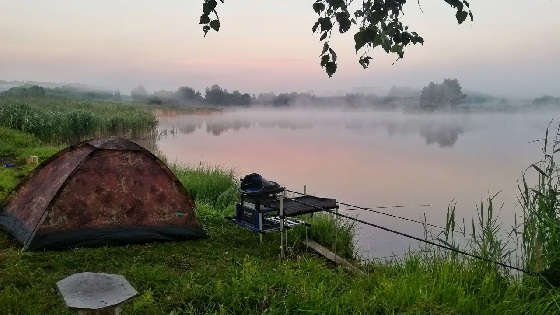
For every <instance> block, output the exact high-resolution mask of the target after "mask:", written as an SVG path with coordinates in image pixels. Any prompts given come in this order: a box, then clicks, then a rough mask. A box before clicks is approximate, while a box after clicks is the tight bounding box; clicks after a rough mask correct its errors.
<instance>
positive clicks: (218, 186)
mask: <svg viewBox="0 0 560 315" xmlns="http://www.w3.org/2000/svg"><path fill="white" fill-rule="evenodd" d="M171 169H172V170H173V172H174V173H175V175H176V176H177V177H178V178H179V180H180V181H181V183H182V184H183V186H185V188H186V189H187V190H188V191H189V192H190V193H191V195H192V196H193V198H194V199H195V200H196V201H201V202H205V203H209V204H211V205H212V207H214V208H216V209H222V210H224V211H226V210H228V209H230V210H231V211H233V210H232V209H233V206H234V204H235V202H236V201H237V200H238V195H239V192H238V187H239V184H238V183H237V181H236V179H235V175H234V172H233V171H226V170H224V169H221V168H219V167H210V166H203V165H198V166H181V165H173V166H172V167H171Z"/></svg>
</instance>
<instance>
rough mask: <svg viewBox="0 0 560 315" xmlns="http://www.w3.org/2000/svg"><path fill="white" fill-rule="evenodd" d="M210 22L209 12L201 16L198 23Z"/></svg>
mask: <svg viewBox="0 0 560 315" xmlns="http://www.w3.org/2000/svg"><path fill="white" fill-rule="evenodd" d="M208 23H210V17H209V16H208V15H207V14H203V15H201V16H200V22H199V23H198V24H208Z"/></svg>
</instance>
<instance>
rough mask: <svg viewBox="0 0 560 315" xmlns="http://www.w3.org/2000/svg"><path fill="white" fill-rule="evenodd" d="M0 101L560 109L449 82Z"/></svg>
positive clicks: (32, 88)
mask: <svg viewBox="0 0 560 315" xmlns="http://www.w3.org/2000/svg"><path fill="white" fill-rule="evenodd" d="M0 96H8V97H43V96H55V97H68V98H73V99H81V100H90V101H109V102H126V103H130V102H131V101H132V102H134V103H141V104H148V105H154V106H173V107H175V106H177V107H183V106H185V107H190V106H197V107H201V106H221V107H229V106H250V105H258V106H271V107H288V106H302V107H319V108H325V107H350V108H370V109H379V110H404V111H470V110H492V111H511V110H523V109H536V108H556V107H558V106H560V98H559V97H553V96H542V97H539V98H536V99H534V100H533V101H525V102H523V103H517V104H515V103H513V104H511V103H510V101H509V100H507V99H505V98H499V97H494V96H491V95H487V94H483V93H477V92H470V91H469V92H464V91H463V89H462V87H461V84H460V83H459V81H458V80H457V79H445V80H443V81H442V82H441V83H435V82H430V83H429V84H428V85H427V86H425V87H424V88H423V89H421V90H416V89H413V88H406V87H393V88H391V89H390V90H389V92H388V94H387V95H386V96H378V95H375V94H368V93H354V94H346V95H341V96H317V95H315V94H313V93H298V92H291V93H280V94H276V93H272V92H270V93H261V94H256V95H255V94H253V95H251V94H249V93H244V92H240V91H237V90H234V91H232V92H230V91H228V90H227V89H225V88H222V87H220V86H219V85H213V86H211V87H208V88H206V89H205V90H204V91H203V92H200V91H197V90H195V89H194V88H192V87H189V86H183V87H180V88H178V89H177V90H175V91H168V90H160V91H156V92H152V93H149V92H148V91H147V90H146V89H145V88H144V87H142V86H139V87H137V88H135V89H133V90H132V91H131V95H130V96H128V95H123V96H121V93H120V92H119V91H106V90H97V89H91V88H88V87H85V86H80V85H62V86H56V87H42V86H38V85H22V86H18V87H12V88H10V89H9V90H7V91H4V92H1V93H0Z"/></svg>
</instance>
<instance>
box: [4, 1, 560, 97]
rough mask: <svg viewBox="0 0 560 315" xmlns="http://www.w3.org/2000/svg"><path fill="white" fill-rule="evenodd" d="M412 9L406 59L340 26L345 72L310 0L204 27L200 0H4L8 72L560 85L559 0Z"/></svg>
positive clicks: (250, 4)
mask: <svg viewBox="0 0 560 315" xmlns="http://www.w3.org/2000/svg"><path fill="white" fill-rule="evenodd" d="M410 2H411V3H410V4H409V5H408V6H407V8H406V11H405V13H406V20H407V21H408V22H409V23H410V25H411V27H412V28H413V29H414V30H417V31H418V32H419V33H421V34H422V35H423V36H424V38H425V40H426V43H425V45H424V46H423V47H420V46H419V47H413V48H409V49H408V51H407V53H406V56H405V59H404V60H402V61H400V62H399V63H397V64H396V65H394V66H392V65H391V64H392V62H393V60H394V57H387V56H384V55H383V54H382V53H381V52H378V53H377V54H376V55H375V56H374V57H375V64H374V65H373V66H372V67H371V69H369V70H365V71H364V70H362V69H361V67H360V66H359V65H358V64H357V59H356V55H355V53H354V50H353V43H352V34H347V35H346V36H338V37H337V38H336V40H335V41H334V46H335V48H336V49H337V52H338V54H339V59H340V64H339V71H338V73H337V74H336V76H335V78H333V79H328V78H327V76H326V75H325V74H324V73H323V72H322V69H321V68H320V66H319V65H318V62H319V59H318V55H319V52H320V49H321V44H320V43H319V42H318V40H317V38H316V37H314V36H313V34H312V33H311V26H312V24H313V22H314V18H315V16H314V13H313V11H312V9H311V3H312V1H301V0H284V1H278V0H277V1H272V0H262V1H250V0H235V1H232V0H229V1H226V4H225V5H223V7H222V8H221V10H220V14H221V17H222V26H223V29H222V30H221V31H220V32H219V33H212V34H210V35H209V36H208V37H207V38H205V39H204V38H202V34H201V30H200V26H199V25H198V24H197V21H198V16H199V15H200V11H201V3H202V0H180V1H179V0H169V1H165V2H159V1H153V0H141V1H139V0H135V1H132V0H118V1H115V0H112V1H109V0H97V1H71V0H50V1H46V0H42V1H32V0H20V1H11V0H0V12H2V16H1V18H0V43H2V47H1V49H0V79H4V80H38V81H53V82H80V83H85V84H90V85H94V86H98V87H104V88H112V89H121V90H122V91H123V92H125V93H127V92H128V91H129V90H130V89H131V88H133V87H135V86H137V85H139V84H143V85H145V86H146V87H147V88H148V89H150V90H156V89H174V88H176V87H177V86H180V85H189V86H193V87H195V88H197V89H202V88H204V87H206V86H208V85H211V84H214V83H218V84H220V85H222V86H224V87H226V88H228V89H240V90H243V91H249V92H253V93H257V92H264V91H275V92H282V91H291V90H296V91H314V92H315V93H318V94H324V93H337V92H345V91H352V90H353V89H354V88H361V87H369V88H370V90H371V91H372V92H378V93H380V92H383V91H384V90H386V89H387V88H390V87H391V86H392V85H399V86H412V87H422V86H423V85H425V84H426V83H427V82H429V81H440V80H442V79H443V78H445V77H456V78H458V79H459V80H460V81H461V82H462V84H463V86H464V87H465V88H466V89H471V90H480V91H483V92H489V93H493V94H497V95H504V96H513V97H534V96H539V95H542V94H553V95H560V88H559V85H558V82H559V81H560V80H559V79H560V62H559V61H558V60H557V59H556V58H558V57H559V56H560V36H559V35H560V34H559V32H560V19H558V18H557V12H560V1H550V0H533V1H525V0H493V1H482V0H473V1H471V5H472V8H473V11H474V13H475V22H474V23H467V24H465V25H461V26H458V25H457V23H456V21H455V19H454V13H453V11H452V9H451V8H449V7H448V6H447V5H446V4H445V3H444V2H443V1H441V0H439V1H434V0H424V1H421V3H422V8H423V11H424V13H421V12H420V10H419V9H418V7H417V3H416V1H410Z"/></svg>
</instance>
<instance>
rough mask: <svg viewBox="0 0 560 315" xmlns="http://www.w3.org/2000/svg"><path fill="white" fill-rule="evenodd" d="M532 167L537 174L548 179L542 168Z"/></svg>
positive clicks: (534, 165)
mask: <svg viewBox="0 0 560 315" xmlns="http://www.w3.org/2000/svg"><path fill="white" fill-rule="evenodd" d="M531 167H532V168H534V169H535V170H537V172H539V173H541V175H542V176H544V177H548V175H546V173H545V172H544V171H543V170H542V169H541V168H540V167H538V166H537V165H536V164H532V165H531Z"/></svg>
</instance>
